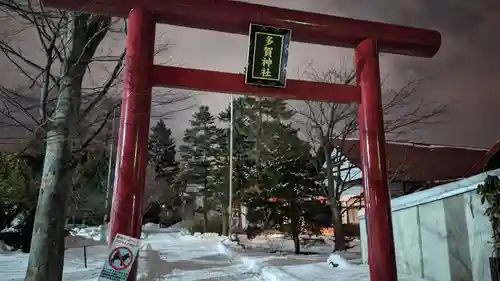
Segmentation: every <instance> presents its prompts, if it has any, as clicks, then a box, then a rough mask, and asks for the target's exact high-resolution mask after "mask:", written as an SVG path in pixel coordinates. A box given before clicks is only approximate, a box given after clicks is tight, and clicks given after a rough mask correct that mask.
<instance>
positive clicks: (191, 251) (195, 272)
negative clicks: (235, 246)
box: [138, 234, 261, 281]
mask: <svg viewBox="0 0 500 281" xmlns="http://www.w3.org/2000/svg"><path fill="white" fill-rule="evenodd" d="M166 235H168V234H154V235H151V236H150V237H149V238H148V241H147V244H146V245H145V247H144V249H143V251H141V254H140V256H139V266H140V268H141V272H142V273H141V274H140V275H139V278H138V280H140V281H153V280H155V281H156V280H169V281H170V280H172V281H177V280H179V281H181V280H182V281H212V280H213V281H215V280H220V281H233V280H239V281H258V280H261V279H260V278H258V276H256V274H254V273H252V272H250V270H249V269H248V267H246V266H245V265H244V264H242V263H240V262H235V261H234V260H232V259H231V258H230V257H229V256H228V255H225V254H223V253H221V252H220V251H219V249H218V247H217V244H218V243H219V241H220V238H219V237H206V238H198V237H192V236H181V235H178V234H170V237H169V238H167V239H165V238H166Z"/></svg>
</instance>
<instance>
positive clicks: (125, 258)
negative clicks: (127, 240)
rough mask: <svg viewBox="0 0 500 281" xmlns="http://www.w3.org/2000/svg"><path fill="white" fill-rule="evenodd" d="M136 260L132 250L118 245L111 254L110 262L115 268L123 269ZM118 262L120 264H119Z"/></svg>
mask: <svg viewBox="0 0 500 281" xmlns="http://www.w3.org/2000/svg"><path fill="white" fill-rule="evenodd" d="M133 261H134V255H133V254H132V251H131V250H130V249H129V248H127V247H123V246H121V247H116V248H115V249H114V250H113V251H111V253H110V254H109V258H108V262H109V266H111V267H112V268H113V269H114V270H117V271H122V270H125V269H127V268H128V267H129V266H130V265H131V264H132V263H133ZM117 264H118V265H117Z"/></svg>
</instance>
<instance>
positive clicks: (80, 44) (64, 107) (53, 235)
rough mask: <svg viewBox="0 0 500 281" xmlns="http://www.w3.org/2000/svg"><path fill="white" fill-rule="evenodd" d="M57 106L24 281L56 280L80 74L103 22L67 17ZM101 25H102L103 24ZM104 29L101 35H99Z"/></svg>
mask: <svg viewBox="0 0 500 281" xmlns="http://www.w3.org/2000/svg"><path fill="white" fill-rule="evenodd" d="M68 17H69V18H68V20H67V30H66V34H65V37H64V38H63V41H64V42H63V43H64V44H65V47H66V50H65V52H64V54H66V58H65V61H64V62H63V65H62V71H63V73H62V75H61V80H60V84H59V96H58V101H57V106H56V108H55V111H54V115H53V116H52V118H51V119H49V120H51V121H50V123H49V124H48V126H47V133H46V144H45V160H44V166H43V174H42V179H41V184H40V193H39V196H38V204H37V210H36V214H35V219H34V227H33V235H32V243H31V248H30V256H29V261H28V268H27V271H26V277H25V279H24V280H25V281H58V280H62V273H63V266H64V223H65V220H66V211H67V210H66V209H67V205H68V199H69V194H70V190H71V182H72V180H71V168H72V163H71V160H72V154H71V151H72V144H73V143H72V142H73V140H74V133H75V131H76V129H77V125H78V124H77V122H78V114H79V108H80V103H81V87H82V81H83V76H84V74H85V70H86V68H87V67H88V65H89V63H90V60H91V58H92V57H93V55H94V53H95V50H96V48H97V46H98V45H99V43H100V42H101V41H102V39H103V38H104V35H105V34H106V31H107V28H106V27H105V26H108V25H109V18H108V17H101V16H91V15H88V14H83V13H69V14H68ZM106 19H107V23H106ZM103 28H106V29H105V30H102V29H103Z"/></svg>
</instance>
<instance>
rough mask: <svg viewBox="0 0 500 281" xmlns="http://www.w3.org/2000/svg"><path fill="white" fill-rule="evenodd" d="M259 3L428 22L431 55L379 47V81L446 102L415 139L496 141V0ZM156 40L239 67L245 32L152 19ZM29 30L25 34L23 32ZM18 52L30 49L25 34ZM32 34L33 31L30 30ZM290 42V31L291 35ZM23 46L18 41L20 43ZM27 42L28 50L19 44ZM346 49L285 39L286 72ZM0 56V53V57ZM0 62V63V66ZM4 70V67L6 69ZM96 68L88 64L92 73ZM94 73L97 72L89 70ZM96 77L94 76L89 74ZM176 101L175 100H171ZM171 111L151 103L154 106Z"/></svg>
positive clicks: (169, 55)
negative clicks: (437, 35)
mask: <svg viewBox="0 0 500 281" xmlns="http://www.w3.org/2000/svg"><path fill="white" fill-rule="evenodd" d="M247 2H254V3H259V4H265V5H272V6H280V7H286V8H291V9H300V10H305V11H311V12H321V13H327V14H332V15H337V16H344V17H353V18H358V19H366V20H372V21H381V22H387V23H395V24H403V25H410V26H415V27H423V28H432V29H435V30H437V31H439V32H441V35H442V40H443V44H442V47H441V49H440V51H439V52H438V54H437V55H436V56H435V57H434V58H431V59H420V58H413V57H404V56H397V55H390V54H384V55H382V57H381V73H382V75H383V76H384V77H385V76H387V80H386V82H385V84H384V86H385V87H398V86H401V85H403V84H404V83H406V82H407V81H408V80H410V79H422V78H426V80H425V83H424V84H422V85H421V86H419V88H418V93H417V94H416V95H418V96H419V97H422V98H425V99H427V100H431V101H435V102H437V103H446V104H448V106H449V107H448V112H447V114H446V115H445V116H442V117H441V119H443V121H444V123H443V124H441V125H434V126H432V127H429V128H427V129H426V130H425V131H420V132H418V133H416V134H414V135H412V136H411V139H412V140H413V141H416V142H427V143H436V144H448V145H461V146H474V147H491V146H492V145H493V144H494V143H495V142H496V141H497V140H500V126H499V125H498V124H497V119H498V118H497V116H498V115H499V113H497V112H498V108H500V97H498V96H499V95H500V90H498V85H497V84H498V80H499V79H498V78H500V53H499V52H498V51H497V52H495V51H496V50H498V49H499V46H500V36H499V33H500V1H498V0H476V1H470V0H469V1H465V0H440V1H432V0H377V1H373V0H357V1H352V0H261V1H258V0H254V1H247ZM157 34H158V37H159V39H158V41H157V43H158V44H161V43H165V42H167V41H168V42H171V43H173V46H172V47H171V48H170V50H169V51H168V52H163V53H162V55H161V57H158V58H157V60H158V61H165V60H170V63H171V64H174V65H181V66H184V67H190V68H200V69H210V70H218V71H226V72H233V73H236V72H242V71H243V68H244V65H245V60H246V52H247V41H248V38H247V37H246V36H240V35H233V34H224V33H217V32H209V31H198V30H193V29H188V28H181V27H171V26H165V25H163V26H158V27H157ZM28 37H29V36H28ZM28 37H26V41H25V42H23V44H24V46H23V48H24V49H25V51H27V50H29V53H30V54H31V55H32V56H36V52H37V50H35V49H33V48H34V47H32V46H33V44H28V43H29V42H28V41H29V38H28ZM31 38H33V37H31ZM122 39H123V38H119V36H115V37H114V38H112V39H108V40H107V41H108V43H107V44H108V46H107V48H108V49H112V50H113V52H114V53H116V52H119V51H120V49H121V46H123V40H122ZM292 41H293V34H292ZM28 45H29V46H30V47H26V46H28ZM26 48H30V49H26ZM101 51H102V52H104V51H103V50H101ZM352 58H353V51H352V50H350V49H341V48H333V47H326V46H316V45H309V44H302V43H292V45H291V48H290V57H289V66H288V67H289V68H288V72H289V77H297V75H298V74H299V73H301V72H303V71H304V69H305V68H306V67H307V66H311V65H312V66H313V67H314V68H315V69H318V70H320V71H321V70H326V69H328V68H331V67H336V68H339V67H343V68H346V67H351V66H352V65H353V64H352ZM2 61H3V60H0V62H2ZM4 65H6V64H5V63H2V66H4ZM5 69H6V68H4V70H5ZM7 70H8V69H7ZM98 71H99V70H96V71H94V75H95V73H98ZM16 75H17V74H16V73H13V72H12V71H10V72H9V71H3V72H2V74H1V75H0V79H1V80H0V81H1V83H2V84H4V85H5V84H12V81H13V77H16ZM97 76H100V75H99V74H97ZM96 79H99V77H97V78H96ZM228 101H229V97H228V96H227V95H222V94H209V93H203V94H199V95H197V96H196V98H195V99H194V100H192V101H191V103H194V104H206V105H209V106H210V107H211V108H212V110H213V111H214V112H218V111H219V110H221V109H222V108H224V107H226V106H227V105H228ZM178 106H182V105H178ZM162 110H171V108H169V109H161V108H155V112H159V111H162ZM192 113H193V112H192V111H185V112H182V113H179V114H177V115H175V116H174V117H173V118H172V119H171V120H166V123H167V125H168V126H170V127H172V129H173V132H174V134H175V136H176V138H177V139H180V138H181V136H182V132H183V131H184V129H185V127H186V125H187V124H188V122H187V119H189V118H190V116H191V114H192Z"/></svg>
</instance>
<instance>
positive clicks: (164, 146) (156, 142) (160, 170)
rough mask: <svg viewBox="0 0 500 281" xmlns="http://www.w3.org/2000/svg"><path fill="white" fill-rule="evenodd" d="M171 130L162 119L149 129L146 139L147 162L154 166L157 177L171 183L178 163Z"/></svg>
mask: <svg viewBox="0 0 500 281" xmlns="http://www.w3.org/2000/svg"><path fill="white" fill-rule="evenodd" d="M175 148H176V147H175V140H174V138H173V136H172V131H171V129H170V128H168V127H167V126H166V125H165V123H164V122H163V120H160V121H158V122H157V123H156V125H155V126H154V127H153V128H152V129H151V134H150V136H149V141H148V149H149V163H150V164H151V165H153V166H154V170H155V173H156V178H157V179H163V180H165V181H166V182H167V183H169V184H171V183H172V182H173V181H174V177H175V174H176V173H177V170H178V166H179V163H178V162H177V161H176V159H175V155H176V149H175Z"/></svg>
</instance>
